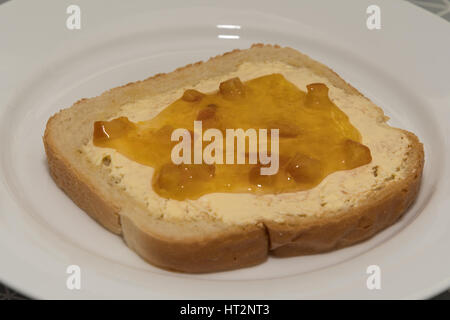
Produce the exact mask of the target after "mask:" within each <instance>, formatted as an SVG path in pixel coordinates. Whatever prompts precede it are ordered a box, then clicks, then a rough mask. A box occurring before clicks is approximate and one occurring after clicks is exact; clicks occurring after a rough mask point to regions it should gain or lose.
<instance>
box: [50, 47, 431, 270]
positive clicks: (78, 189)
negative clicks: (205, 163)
mask: <svg viewBox="0 0 450 320" xmlns="http://www.w3.org/2000/svg"><path fill="white" fill-rule="evenodd" d="M272 72H280V73H283V75H285V76H286V77H287V79H288V80H291V81H292V82H294V83H295V84H296V85H298V86H299V87H301V86H304V85H305V84H307V83H310V82H325V83H326V84H327V85H328V86H329V88H330V97H331V99H332V100H333V102H334V103H335V104H336V105H337V106H338V107H339V108H341V110H343V111H344V112H346V113H347V115H348V116H349V118H350V121H351V122H352V124H353V125H354V126H356V127H357V128H358V130H359V131H360V132H361V135H362V138H363V143H364V144H365V145H367V146H368V147H369V148H370V150H371V153H372V158H373V160H372V162H371V163H369V164H367V165H365V166H362V167H359V168H356V169H353V170H347V171H340V172H335V173H333V174H331V175H329V176H328V177H326V178H325V179H324V180H323V181H322V182H321V184H320V185H318V186H317V187H315V188H313V189H311V190H307V191H301V192H296V193H289V194H277V195H263V196H258V195H252V194H245V195H242V194H232V193H230V194H211V195H206V196H203V197H202V198H200V199H199V200H194V201H191V200H187V201H181V202H180V201H178V202H177V201H175V200H173V201H171V200H167V199H158V196H157V195H155V194H154V193H152V191H151V187H150V186H151V183H150V180H151V175H149V173H151V171H148V170H149V168H143V166H141V165H138V164H136V163H134V162H132V161H131V160H128V159H126V158H124V157H123V156H121V155H119V154H117V153H114V151H113V150H109V149H106V150H99V149H103V148H97V147H94V146H93V145H92V134H93V123H94V122H95V121H98V120H106V119H112V118H114V117H117V116H119V115H126V116H129V117H130V118H131V119H132V120H146V118H148V117H152V116H154V115H155V114H156V113H157V112H158V111H159V110H161V108H164V106H167V105H168V104H170V103H171V102H172V101H173V100H174V99H176V98H177V97H179V95H180V92H182V90H185V89H188V88H197V89H199V90H203V91H205V92H207V91H208V90H210V91H211V90H212V89H215V88H217V87H218V85H219V83H220V81H221V80H223V79H227V78H231V77H232V76H239V77H241V79H243V80H247V79H250V78H253V77H256V76H259V75H263V74H264V73H272ZM301 89H303V90H305V88H301ZM177 95H178V96H177ZM174 97H175V98H174ZM142 101H143V102H142ZM133 117H134V119H133ZM387 119H388V118H387V117H386V116H384V114H383V111H382V110H381V109H380V108H378V107H377V106H375V105H374V104H373V103H372V102H371V101H369V100H368V99H366V98H364V97H363V96H362V95H361V94H360V93H359V92H358V91H357V90H356V89H355V88H353V87H352V86H350V85H349V84H347V83H346V82H345V81H344V80H342V79H341V78H340V77H339V76H338V75H337V74H336V73H334V72H333V71H332V70H330V69H329V68H327V67H326V66H324V65H322V64H320V63H318V62H316V61H314V60H312V59H310V58H309V57H307V56H305V55H303V54H301V53H300V52H298V51H296V50H294V49H291V48H280V47H279V46H271V45H261V44H257V45H253V46H252V47H251V48H250V49H248V50H234V51H232V52H228V53H225V54H224V55H221V56H217V57H214V58H211V59H210V60H208V61H207V62H198V63H195V64H192V65H188V66H185V67H183V68H180V69H177V70H175V71H173V72H171V73H168V74H158V75H155V76H153V77H151V78H148V79H146V80H144V81H138V82H135V83H130V84H127V85H125V86H122V87H118V88H114V89H112V90H110V91H107V92H105V93H103V94H102V95H100V96H98V97H95V98H90V99H82V100H80V101H78V102H77V103H75V104H74V105H73V106H72V107H70V108H68V109H64V110H62V111H60V112H59V113H57V114H56V115H54V116H53V117H51V118H50V119H49V121H48V123H47V127H46V130H45V135H44V145H45V150H46V154H47V159H48V165H49V170H50V174H51V176H52V177H53V179H54V180H55V182H56V183H57V185H58V186H59V187H60V188H61V189H62V190H64V191H65V193H66V194H67V195H68V196H69V197H70V198H71V199H72V200H73V201H74V202H75V203H76V204H77V205H78V206H79V207H80V208H82V209H83V210H84V211H86V212H87V213H88V214H89V215H90V216H91V217H92V218H94V219H95V220H96V221H98V222H99V223H100V224H101V225H103V226H104V227H105V228H107V229H108V230H110V231H111V232H114V233H116V234H118V235H122V237H123V238H124V240H125V242H126V244H127V245H128V246H129V247H130V248H132V249H134V250H135V251H136V252H137V253H138V254H139V255H140V256H142V257H143V258H144V259H145V260H147V261H148V262H150V263H152V264H154V265H156V266H159V267H163V268H166V269H170V270H177V271H182V272H192V273H199V272H213V271H219V270H229V269H235V268H242V267H248V266H251V265H255V264H259V263H261V262H263V261H265V260H266V259H267V257H268V255H269V253H271V254H274V255H277V256H293V255H303V254H313V253H319V252H325V251H329V250H333V249H337V248H341V247H345V246H348V245H351V244H354V243H357V242H360V241H362V240H365V239H367V238H370V237H371V236H373V235H374V234H376V233H377V232H379V231H380V230H382V229H384V228H386V227H388V226H390V225H392V224H393V223H394V222H396V221H397V220H398V219H399V218H400V217H401V216H402V214H403V213H404V212H405V211H406V209H407V208H408V207H409V206H410V205H411V203H412V202H413V201H414V199H415V198H416V195H417V193H418V190H419V186H420V180H421V175H422V169H423V163H424V153H423V146H422V144H421V143H420V142H419V140H418V138H417V137H416V136H415V135H414V134H412V133H410V132H407V131H404V130H401V129H397V128H392V127H390V126H388V125H387V124H386V121H387ZM125 169H126V170H127V171H123V170H125ZM150 169H151V168H150ZM121 170H122V171H121ZM146 170H147V171H146ZM137 176H138V177H137ZM142 176H144V178H145V179H146V180H139V177H141V178H142ZM140 181H144V182H142V183H140Z"/></svg>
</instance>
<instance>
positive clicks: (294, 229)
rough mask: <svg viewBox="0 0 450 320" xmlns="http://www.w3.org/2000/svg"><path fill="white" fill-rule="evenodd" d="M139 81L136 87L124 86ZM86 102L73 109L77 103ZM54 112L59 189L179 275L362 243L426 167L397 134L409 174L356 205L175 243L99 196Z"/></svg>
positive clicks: (392, 214)
mask: <svg viewBox="0 0 450 320" xmlns="http://www.w3.org/2000/svg"><path fill="white" fill-rule="evenodd" d="M260 48H261V49H262V48H273V49H280V47H278V46H268V45H262V44H256V45H253V46H252V48H251V49H250V50H252V49H260ZM281 50H292V49H290V48H283V49H281ZM244 51H245V50H244ZM241 52H243V51H241V50H234V51H231V52H228V53H225V54H224V55H222V56H218V57H214V58H211V59H210V61H214V60H216V59H221V58H223V57H225V56H228V57H236V58H237V57H238V56H239V54H240V53H241ZM302 57H303V59H305V61H304V63H305V64H307V65H308V66H309V67H311V68H312V69H314V70H316V71H317V70H319V71H320V72H321V73H322V74H325V75H326V76H327V77H328V78H329V79H330V80H331V81H332V82H333V83H335V84H336V85H337V86H338V87H341V88H342V89H344V90H346V91H347V92H349V93H351V94H358V95H361V94H360V93H359V92H358V91H357V90H356V89H355V88H353V87H352V86H350V85H349V84H347V83H346V82H345V81H344V80H342V79H341V78H340V77H339V76H338V75H337V74H336V73H334V72H333V71H332V70H330V69H329V68H328V67H325V66H323V65H322V64H320V63H318V62H316V61H314V60H312V59H310V58H308V57H306V56H304V55H302ZM202 64H203V62H198V63H196V64H193V65H188V66H185V67H183V68H179V69H177V70H175V71H174V72H172V74H175V75H176V74H177V73H180V72H182V71H183V70H184V71H185V70H186V69H190V68H195V67H198V66H200V65H202ZM164 76H166V75H165V74H158V75H155V76H154V77H152V78H149V79H147V80H145V81H156V80H157V79H158V78H160V77H164ZM139 83H141V82H137V83H134V84H128V85H126V86H124V87H128V86H133V85H136V84H139ZM124 87H121V88H124ZM116 89H118V88H116ZM116 89H113V90H112V91H114V90H116ZM83 101H84V100H83ZM83 101H79V102H78V103H77V104H80V103H81V104H82V103H83ZM58 115H59V114H56V115H55V116H53V117H51V118H50V119H49V121H48V123H47V126H46V130H45V134H44V137H43V140H44V146H45V151H46V154H47V160H48V166H49V171H50V174H51V176H52V177H53V179H54V180H55V182H56V184H57V185H58V186H59V187H60V188H61V189H62V190H64V192H65V193H66V194H67V195H68V196H69V197H70V198H71V199H72V200H73V201H74V202H75V203H76V204H77V205H78V206H79V207H80V208H81V209H83V210H84V211H85V212H87V213H88V214H89V215H90V216H91V217H92V218H94V219H95V220H96V221H97V222H99V223H100V224H101V225H103V226H104V227H105V228H107V229H108V230H110V231H111V232H113V233H116V234H120V235H122V236H123V238H124V240H125V242H126V244H127V245H128V246H129V247H130V248H132V249H133V250H135V251H136V252H137V253H138V254H139V255H140V256H141V257H143V258H144V259H145V260H147V261H148V262H150V263H152V264H154V265H156V266H159V267H162V268H166V269H169V270H175V271H181V272H189V273H204V272H215V271H221V270H231V269H236V268H242V267H248V266H252V265H255V264H259V263H261V262H263V261H265V260H266V259H267V257H268V255H269V254H273V255H276V256H280V257H286V256H294V255H304V254H315V253H321V252H326V251H330V250H334V249H338V248H342V247H346V246H349V245H352V244H355V243H358V242H361V241H363V240H366V239H368V238H370V237H372V236H373V235H374V234H376V233H377V232H379V231H381V230H383V229H385V228H386V227H388V226H390V225H392V224H393V223H395V222H396V221H397V220H398V219H399V218H400V217H401V216H402V215H403V214H404V213H405V211H406V210H407V208H408V207H409V206H410V205H411V204H412V203H413V201H414V200H415V198H416V196H417V194H418V191H419V188H420V181H421V176H422V171H423V165H424V152H423V145H422V144H421V143H420V142H419V140H418V138H417V137H416V136H415V135H414V134H412V133H410V132H408V131H404V130H402V131H403V132H404V133H405V135H407V136H408V138H409V140H410V142H411V143H410V149H409V154H408V156H409V159H408V161H407V165H408V168H407V170H408V172H410V173H411V174H410V175H409V176H408V177H407V178H405V179H401V180H399V181H397V182H395V183H392V184H390V185H389V187H386V188H384V189H382V190H379V191H377V192H374V193H373V194H371V195H370V196H369V197H368V198H367V199H364V200H362V201H361V202H360V203H359V204H358V206H355V207H351V208H349V209H347V210H345V211H340V212H336V213H334V214H330V215H327V216H326V217H323V216H322V217H317V216H307V217H303V216H302V217H289V218H287V220H286V221H284V222H282V223H281V222H275V221H261V222H260V223H258V224H256V225H249V226H245V227H239V228H237V227H233V228H231V227H230V228H229V229H226V230H224V231H223V232H218V233H217V234H211V235H208V236H205V237H198V238H193V237H189V238H186V239H175V238H173V237H164V236H163V235H161V234H158V233H157V232H155V231H153V230H149V229H148V228H146V227H144V226H143V225H142V224H140V223H139V222H138V219H134V218H133V217H132V216H130V215H128V214H122V213H121V206H120V203H118V202H117V200H113V199H111V198H110V197H108V196H107V195H105V194H104V193H102V192H101V191H100V190H99V188H97V187H96V186H95V184H94V183H92V181H91V180H90V179H89V177H88V176H86V174H83V173H82V172H80V171H79V170H78V169H77V168H76V167H75V166H73V165H72V164H71V161H70V160H69V159H68V158H67V156H66V155H65V154H64V153H63V152H62V151H61V150H60V148H59V147H58V144H57V143H56V139H57V135H56V134H55V130H54V129H53V128H54V126H55V125H56V122H57V121H58ZM398 130H401V129H398Z"/></svg>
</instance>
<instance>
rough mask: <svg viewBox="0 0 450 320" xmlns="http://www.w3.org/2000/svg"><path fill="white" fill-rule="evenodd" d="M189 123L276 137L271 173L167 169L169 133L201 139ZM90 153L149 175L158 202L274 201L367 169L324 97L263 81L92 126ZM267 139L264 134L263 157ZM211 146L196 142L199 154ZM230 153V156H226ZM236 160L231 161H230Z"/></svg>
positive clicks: (340, 116)
mask: <svg viewBox="0 0 450 320" xmlns="http://www.w3.org/2000/svg"><path fill="white" fill-rule="evenodd" d="M194 121H202V128H203V132H204V131H205V130H207V129H209V128H214V129H218V130H220V132H222V134H223V144H222V145H221V149H223V151H224V150H225V149H226V145H225V140H226V139H225V136H226V129H238V128H241V129H243V130H247V129H255V130H256V132H260V131H258V130H259V129H267V132H270V131H271V129H279V151H278V154H272V156H277V157H278V159H279V169H278V172H276V173H275V174H272V175H261V168H264V167H267V166H269V165H268V164H262V163H260V162H257V163H249V161H248V159H249V158H251V157H250V155H251V153H250V152H251V151H250V150H249V145H248V143H247V145H246V148H247V149H246V156H245V158H246V162H245V164H236V162H235V163H234V164H229V163H226V161H225V152H224V153H223V158H222V159H223V162H222V163H213V164H206V163H199V164H194V162H195V161H194V160H193V159H194V149H193V148H192V149H191V150H192V152H191V162H190V163H182V164H174V163H173V161H172V159H171V151H172V149H173V148H174V146H175V145H177V144H178V143H179V141H171V134H172V132H173V131H174V130H175V129H178V128H185V129H187V130H188V133H189V135H190V140H191V145H192V146H193V145H194V141H196V139H202V136H196V135H195V134H194ZM93 140H94V145H95V146H97V147H106V148H112V149H115V150H117V151H118V152H119V153H121V154H122V155H124V156H125V157H127V158H129V159H131V160H133V161H135V162H138V163H140V164H143V165H146V166H150V167H153V168H154V169H155V172H154V175H153V177H149V179H150V178H152V187H153V189H154V191H155V192H156V193H157V194H159V195H160V196H162V197H165V198H171V199H177V200H184V199H197V198H199V197H200V196H202V195H204V194H208V193H213V192H235V193H237V192H245V193H257V194H277V193H282V192H295V191H302V190H307V189H310V188H313V187H314V186H316V185H318V184H319V183H320V182H321V181H322V180H323V179H324V178H325V177H326V176H327V175H329V174H331V173H333V172H336V171H339V170H350V169H354V168H357V167H359V166H363V165H365V164H368V163H369V162H370V161H371V160H372V158H371V154H370V150H369V148H367V147H366V146H364V145H363V144H362V143H361V135H360V133H359V132H358V130H357V129H356V128H355V127H354V126H353V125H352V124H351V123H350V121H349V118H348V117H347V115H346V114H345V113H344V112H342V111H341V110H340V109H339V108H338V107H337V106H336V105H335V104H334V103H333V102H332V101H331V100H330V98H329V97H328V87H327V86H326V85H325V84H321V83H313V84H310V85H308V86H307V92H304V91H302V90H300V89H299V88H297V87H296V86H295V85H294V84H292V83H291V82H289V81H287V80H286V79H285V78H284V77H283V76H282V75H281V74H270V75H266V76H262V77H259V78H255V79H252V80H249V81H247V82H245V83H242V82H241V80H240V79H239V78H232V79H230V80H227V81H224V82H222V83H221V84H220V86H219V90H218V91H217V92H214V93H209V94H208V93H202V92H199V91H196V90H192V89H189V90H186V91H185V92H184V94H183V95H182V97H181V98H180V99H178V100H176V101H174V102H173V103H172V104H171V105H169V106H168V107H166V108H165V109H164V110H163V111H161V112H160V113H159V114H158V115H157V116H156V117H154V118H153V119H150V120H147V121H141V122H136V123H133V122H130V121H129V120H128V119H127V118H126V117H119V118H116V119H113V120H111V121H97V122H95V124H94V139H93ZM270 141H271V136H270V134H268V138H267V145H268V150H269V154H271V150H270V145H271V144H270ZM209 143H211V141H208V142H207V141H203V143H202V148H203V150H205V148H206V147H207V146H208V144H209ZM234 152H237V148H234ZM235 155H236V153H235Z"/></svg>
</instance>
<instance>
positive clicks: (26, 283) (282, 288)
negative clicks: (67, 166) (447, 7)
mask: <svg viewBox="0 0 450 320" xmlns="http://www.w3.org/2000/svg"><path fill="white" fill-rule="evenodd" d="M70 4H78V5H79V6H80V8H81V17H82V24H81V30H74V31H71V30H68V29H67V28H66V24H65V22H66V18H67V17H68V15H67V14H66V8H67V7H68V6H69V5H70ZM371 4H377V5H379V6H380V8H381V24H382V28H381V30H374V31H370V30H368V29H367V28H366V18H367V14H366V8H367V7H368V6H369V5H371ZM217 25H235V26H240V28H239V29H236V28H235V29H224V28H218V27H217ZM219 35H222V37H219ZM223 35H225V36H230V35H231V36H233V37H231V38H233V39H229V38H230V37H223ZM449 35H450V24H448V22H446V21H444V20H441V19H439V18H437V17H435V16H433V15H431V14H429V13H428V12H426V11H424V10H422V9H419V8H417V7H414V6H412V5H410V4H409V3H406V2H403V1H377V0H370V1H365V0H357V1H356V0H355V1H331V0H330V1H296V2H293V1H291V2H286V3H281V2H280V1H266V2H263V1H231V0H227V1H218V2H217V3H216V4H212V3H211V1H204V2H200V1H189V2H188V1H175V2H170V1H164V2H160V3H153V2H150V1H111V0H102V1H100V0H97V1H75V0H70V1H66V0H60V1H20V0H14V1H11V2H7V3H6V4H3V5H1V6H0V44H1V48H2V49H1V50H0V74H1V77H0V141H1V142H0V143H1V149H0V150H1V154H0V179H1V183H0V201H1V203H0V279H1V281H4V282H5V283H7V284H9V285H11V286H12V287H14V288H15V289H18V290H20V291H22V292H23V293H25V294H28V295H30V296H33V297H38V298H168V299H183V298H207V299H208V298H236V299H240V298H255V299H259V298H274V299H277V298H286V299H297V298H375V299H377V298H425V297H429V296H431V295H433V294H436V293H438V292H440V291H442V290H444V289H445V288H448V287H449V286H450V255H449V252H450V214H449V210H450V202H449V200H448V195H449V194H450V184H449V181H450V173H449V169H450V167H449V165H448V161H449V151H450V143H449V139H448V137H449V135H450V130H449V123H448V122H449V119H450V81H449V75H450V59H449V56H450V41H448V39H449ZM227 38H228V39H227ZM255 42H264V43H277V44H280V45H288V46H291V47H294V48H297V49H299V50H301V51H302V52H305V53H307V54H309V55H310V56H311V57H313V58H314V59H317V60H319V61H322V62H324V63H325V64H327V65H328V66H331V67H332V68H333V69H334V70H335V71H336V72H338V73H339V74H340V75H341V76H342V77H343V78H344V79H346V80H347V81H349V82H350V83H351V84H353V85H354V86H356V87H357V88H358V89H359V90H360V91H361V92H363V93H364V94H365V95H366V96H368V97H369V98H371V99H372V100H373V101H374V102H375V103H377V104H378V105H380V106H382V107H383V109H384V110H385V111H386V113H387V114H388V115H389V116H391V118H392V120H391V123H392V124H394V125H397V126H400V127H402V128H405V129H408V130H411V131H413V132H415V133H416V134H417V135H418V136H419V137H420V139H421V141H422V142H423V143H424V145H425V151H426V165H425V172H424V178H423V184H422V189H421V192H420V195H419V198H418V200H417V201H416V203H415V205H414V206H413V207H412V208H411V209H410V210H409V211H408V213H407V214H406V216H405V217H404V218H403V219H402V220H401V221H400V222H398V223H397V224H396V225H394V226H393V227H391V228H389V229H387V230H385V231H383V232H382V233H380V234H378V235H377V236H376V237H374V238H372V239H371V240H369V241H366V242H364V243H362V244H359V245H356V246H353V247H350V248H346V249H342V250H338V251H335V252H331V253H327V254H320V255H314V256H307V257H296V258H289V259H275V258H270V259H269V260H268V261H267V262H266V263H264V264H261V265H259V266H256V267H253V268H248V269H242V270H237V271H231V272H223V273H213V274H206V275H188V274H177V273H171V272H167V271H164V270H161V269H158V268H155V267H152V266H151V265H148V264H147V263H145V262H144V261H142V260H141V259H140V258H139V257H137V256H136V255H135V254H134V253H133V252H132V251H131V250H129V249H128V248H127V247H126V246H125V244H124V243H123V242H122V240H121V239H120V238H119V237H117V236H115V235H113V234H111V233H108V232H107V231H106V230H105V229H103V228H102V227H100V226H99V225H97V224H96V223H95V222H94V221H93V220H91V219H90V218H89V217H88V216H87V215H86V214H84V213H83V212H82V211H81V210H80V209H79V208H78V207H76V206H75V205H74V204H73V203H72V202H71V200H70V199H69V198H67V197H66V196H65V195H64V194H63V193H62V191H60V190H59V189H58V188H57V187H56V186H55V184H54V183H53V181H52V180H51V178H50V176H49V174H48V170H47V167H46V160H45V155H44V149H43V145H42V141H41V137H42V134H43V131H44V127H45V123H46V121H47V119H48V118H49V116H51V115H52V114H53V113H55V112H56V111H58V110H59V109H61V108H63V107H64V108H65V107H69V106H70V105H72V103H73V102H75V101H76V100H78V99H80V98H83V97H92V96H96V95H99V94H100V93H102V92H103V91H104V90H106V89H109V88H112V87H115V86H118V85H122V84H125V83H128V82H131V81H136V80H138V79H144V78H146V77H148V76H150V75H153V74H155V73H158V72H167V71H171V70H173V69H174V68H176V67H179V66H183V65H185V64H187V63H190V62H194V61H198V60H202V59H206V58H208V57H210V56H213V55H217V54H220V53H223V52H225V51H229V50H230V49H234V48H247V47H249V46H250V45H251V44H252V43H255ZM71 264H76V265H79V266H80V267H81V271H82V273H81V276H82V277H81V281H82V282H81V285H82V287H81V290H79V291H77V290H74V291H71V290H68V289H67V288H66V278H67V276H68V275H67V274H66V268H67V266H68V265H71ZM373 264H375V265H378V266H380V268H381V272H382V273H381V284H382V287H381V290H368V289H367V287H366V279H367V277H368V275H367V274H366V268H367V267H368V266H369V265H373Z"/></svg>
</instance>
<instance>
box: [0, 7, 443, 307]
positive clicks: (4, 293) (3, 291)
mask: <svg viewBox="0 0 450 320" xmlns="http://www.w3.org/2000/svg"><path fill="white" fill-rule="evenodd" d="M6 1H9V0H0V5H1V4H2V3H3V2H6ZM30 1H32V0H30ZM396 1H402V0H396ZM407 1H409V2H411V3H413V4H415V5H418V6H420V7H422V8H424V9H426V10H428V11H430V12H432V13H434V14H436V15H438V16H440V17H442V18H444V19H445V20H447V21H450V3H448V2H446V1H445V0H407ZM27 299H29V298H28V297H26V296H23V295H22V294H20V293H18V292H17V291H15V290H13V289H11V288H9V287H7V286H5V285H4V284H2V283H0V300H27ZM433 299H434V300H450V290H446V291H445V292H443V293H441V294H439V295H438V296H436V297H434V298H433Z"/></svg>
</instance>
